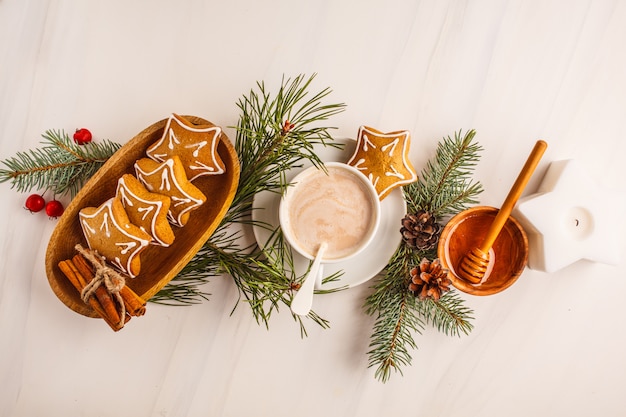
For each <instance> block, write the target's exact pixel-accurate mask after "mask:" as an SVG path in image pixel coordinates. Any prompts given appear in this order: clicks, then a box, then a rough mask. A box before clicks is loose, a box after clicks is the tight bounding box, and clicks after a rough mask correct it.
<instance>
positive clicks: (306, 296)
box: [291, 242, 328, 316]
mask: <svg viewBox="0 0 626 417" xmlns="http://www.w3.org/2000/svg"><path fill="white" fill-rule="evenodd" d="M327 246H328V244H327V243H326V242H322V243H321V245H320V247H319V249H318V250H317V254H316V255H315V259H314V260H313V265H311V269H310V270H309V273H308V275H307V276H306V277H305V278H304V282H303V283H302V286H301V287H300V289H299V290H298V292H297V293H296V295H294V297H293V300H291V311H292V312H293V313H294V314H297V315H299V316H306V315H307V314H309V311H311V306H312V305H313V292H314V289H315V281H317V278H318V276H319V275H320V274H321V272H322V271H321V270H322V256H323V255H324V251H326V247H327Z"/></svg>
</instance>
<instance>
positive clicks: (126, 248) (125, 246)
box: [115, 242, 137, 255]
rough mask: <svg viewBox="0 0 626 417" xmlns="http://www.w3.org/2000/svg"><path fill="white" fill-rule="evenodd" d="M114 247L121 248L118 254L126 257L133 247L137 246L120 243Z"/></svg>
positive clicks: (133, 243) (130, 243)
mask: <svg viewBox="0 0 626 417" xmlns="http://www.w3.org/2000/svg"><path fill="white" fill-rule="evenodd" d="M115 246H118V247H120V248H121V250H120V253H121V254H122V255H126V254H127V253H128V252H129V251H130V250H131V249H132V248H134V247H135V246H137V242H122V243H116V244H115Z"/></svg>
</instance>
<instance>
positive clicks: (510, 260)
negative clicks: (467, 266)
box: [437, 206, 528, 295]
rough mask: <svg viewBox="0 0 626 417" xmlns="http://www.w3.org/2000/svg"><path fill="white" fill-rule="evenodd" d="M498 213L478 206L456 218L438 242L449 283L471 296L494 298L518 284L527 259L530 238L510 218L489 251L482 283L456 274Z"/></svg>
mask: <svg viewBox="0 0 626 417" xmlns="http://www.w3.org/2000/svg"><path fill="white" fill-rule="evenodd" d="M497 213H498V209H496V208H494V207H486V206H478V207H473V208H471V209H468V210H464V211H462V212H460V213H459V214H457V215H456V216H454V217H453V218H452V219H450V221H449V222H448V224H447V225H446V227H445V228H444V230H443V231H442V233H441V236H440V238H439V246H438V249H437V252H438V257H439V259H440V260H441V263H442V265H443V267H444V268H446V269H448V270H449V272H450V274H449V275H450V280H451V281H452V285H454V286H455V287H456V288H457V289H458V290H460V291H463V292H466V293H468V294H472V295H491V294H495V293H498V292H500V291H503V290H505V289H506V288H508V287H510V286H511V285H513V283H515V281H516V280H517V278H519V276H520V275H521V273H522V272H523V271H524V268H525V266H526V261H527V259H528V238H527V236H526V233H525V232H524V229H523V228H522V226H521V225H520V223H519V222H518V221H517V220H515V219H514V218H513V217H509V218H508V220H507V221H506V223H505V225H504V227H503V228H502V231H501V232H500V234H499V235H498V237H497V238H496V240H495V242H494V244H493V246H492V248H491V250H490V251H489V255H490V256H489V266H488V268H487V272H486V273H485V276H484V277H483V279H482V281H481V282H480V283H478V284H471V283H469V282H468V281H466V280H464V279H462V278H460V277H459V275H458V273H457V271H458V268H459V264H460V263H461V261H462V260H463V257H464V256H465V255H466V254H467V253H468V252H469V251H471V250H472V249H473V248H476V247H478V246H480V244H481V243H482V241H483V239H484V237H485V234H486V233H487V230H488V229H489V227H490V226H491V224H492V223H493V220H494V218H495V217H496V214H497Z"/></svg>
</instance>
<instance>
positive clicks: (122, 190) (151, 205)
mask: <svg viewBox="0 0 626 417" xmlns="http://www.w3.org/2000/svg"><path fill="white" fill-rule="evenodd" d="M143 183H144V186H145V185H147V184H146V183H145V181H144V182H143ZM146 188H147V187H146ZM117 193H118V194H119V195H120V197H121V199H122V204H123V205H125V204H128V205H129V206H133V205H134V203H133V201H132V200H131V199H130V197H129V195H130V196H132V197H133V198H134V199H135V200H137V201H139V202H140V203H143V204H145V205H146V206H145V207H137V212H139V213H143V215H142V216H141V220H144V221H145V220H146V218H147V217H148V216H149V215H150V214H151V213H152V212H153V211H154V215H153V217H152V219H151V221H150V230H149V231H146V229H145V228H144V227H143V226H141V227H140V228H141V230H143V231H144V232H146V233H148V234H149V235H151V236H152V237H153V239H154V241H155V242H156V244H159V245H161V246H169V244H168V243H165V242H164V241H162V240H161V239H159V237H158V236H157V233H156V222H157V216H158V214H159V213H160V212H161V210H162V209H163V203H162V202H161V201H158V200H152V201H149V200H145V199H143V198H141V197H139V196H138V195H137V194H135V193H133V192H132V191H131V190H130V189H129V188H128V185H127V184H126V181H124V177H122V178H120V179H119V182H118V186H117ZM125 202H126V203H125Z"/></svg>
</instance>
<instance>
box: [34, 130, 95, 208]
mask: <svg viewBox="0 0 626 417" xmlns="http://www.w3.org/2000/svg"><path fill="white" fill-rule="evenodd" d="M73 138H74V142H76V144H78V145H85V144H87V143H89V142H91V140H92V135H91V132H90V131H89V130H88V129H85V128H84V127H83V128H80V129H76V132H74V136H73ZM24 207H25V208H26V210H28V211H30V212H31V213H38V212H40V211H41V210H43V209H44V208H45V209H46V214H47V215H48V217H50V218H54V219H56V218H57V217H60V216H61V215H62V214H63V211H64V210H65V208H64V207H63V203H61V202H60V201H59V200H57V199H56V198H53V199H52V200H50V201H48V202H46V200H45V199H44V198H43V195H42V194H31V195H29V196H28V198H26V202H25V203H24Z"/></svg>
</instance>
